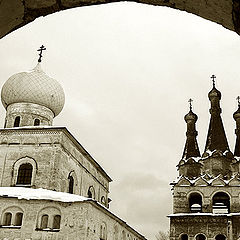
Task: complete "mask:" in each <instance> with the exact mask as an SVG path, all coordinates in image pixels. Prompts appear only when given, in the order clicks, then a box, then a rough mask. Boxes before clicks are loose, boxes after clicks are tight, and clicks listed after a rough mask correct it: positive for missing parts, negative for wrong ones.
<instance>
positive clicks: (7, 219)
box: [3, 212, 12, 226]
mask: <svg viewBox="0 0 240 240" xmlns="http://www.w3.org/2000/svg"><path fill="white" fill-rule="evenodd" d="M11 221H12V213H10V212H6V213H5V214H4V217H3V226H11Z"/></svg>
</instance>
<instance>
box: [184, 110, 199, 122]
mask: <svg viewBox="0 0 240 240" xmlns="http://www.w3.org/2000/svg"><path fill="white" fill-rule="evenodd" d="M184 120H185V121H186V122H188V121H191V120H192V121H194V122H196V121H197V120H198V117H197V115H196V114H195V113H193V112H192V110H190V111H189V113H188V114H186V115H185V117H184Z"/></svg>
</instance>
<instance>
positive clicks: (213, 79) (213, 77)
mask: <svg viewBox="0 0 240 240" xmlns="http://www.w3.org/2000/svg"><path fill="white" fill-rule="evenodd" d="M211 78H212V81H213V87H215V78H216V76H215V75H212V76H211Z"/></svg>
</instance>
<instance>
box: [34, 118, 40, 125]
mask: <svg viewBox="0 0 240 240" xmlns="http://www.w3.org/2000/svg"><path fill="white" fill-rule="evenodd" d="M39 125H40V120H39V119H38V118H36V119H35V120H34V126H39Z"/></svg>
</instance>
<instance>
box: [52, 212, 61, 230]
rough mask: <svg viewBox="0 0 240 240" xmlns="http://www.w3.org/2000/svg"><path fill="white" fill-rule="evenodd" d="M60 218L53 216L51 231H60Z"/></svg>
mask: <svg viewBox="0 0 240 240" xmlns="http://www.w3.org/2000/svg"><path fill="white" fill-rule="evenodd" d="M60 223H61V216H60V215H55V216H54V218H53V229H60Z"/></svg>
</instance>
